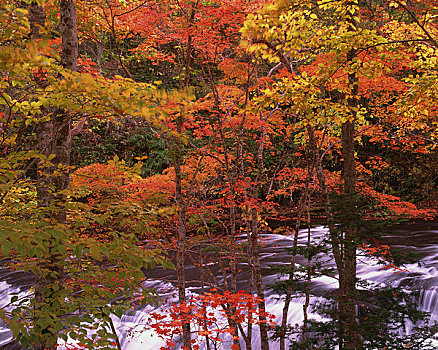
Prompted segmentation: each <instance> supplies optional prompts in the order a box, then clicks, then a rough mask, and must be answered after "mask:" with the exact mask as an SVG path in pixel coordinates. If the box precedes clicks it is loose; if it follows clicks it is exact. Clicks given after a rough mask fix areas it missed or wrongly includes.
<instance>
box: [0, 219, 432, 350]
mask: <svg viewBox="0 0 438 350" xmlns="http://www.w3.org/2000/svg"><path fill="white" fill-rule="evenodd" d="M437 228H438V225H437ZM311 231H312V232H311V233H312V242H313V243H315V242H318V240H322V239H323V237H324V236H325V235H326V229H325V228H324V227H316V228H313V229H312V230H311ZM419 232H420V233H419V236H421V233H428V234H427V236H428V238H427V239H422V240H421V242H419V243H421V244H417V242H415V239H414V238H410V237H411V236H412V237H415V234H416V232H413V233H412V235H407V234H405V235H404V236H403V235H402V237H401V238H397V236H396V235H395V234H393V236H394V241H396V242H397V243H396V244H395V245H397V246H398V247H400V248H402V249H410V250H412V251H416V252H418V253H420V254H421V256H422V257H421V259H420V260H419V261H418V263H412V264H408V265H406V266H405V269H406V270H407V271H402V272H398V273H395V272H394V271H392V270H390V269H389V270H388V269H386V270H385V269H383V270H382V266H381V265H379V264H378V263H377V262H376V261H374V260H373V259H370V258H368V257H361V258H360V259H359V261H358V265H357V272H358V277H359V278H361V279H363V280H366V281H368V282H370V283H372V284H375V285H376V286H384V285H391V286H393V287H397V286H402V287H406V286H415V288H418V289H419V290H421V293H420V297H419V301H418V303H419V304H418V305H419V309H420V310H422V311H427V312H430V313H431V319H430V322H431V323H432V322H435V321H438V271H437V267H438V231H433V230H430V229H429V230H423V231H419ZM417 233H418V232H417ZM306 235H307V232H304V231H303V232H300V239H299V243H300V244H305V242H306V239H307V238H306ZM434 237H435V238H434ZM263 240H264V242H265V246H264V248H263V249H262V251H261V262H262V267H265V268H267V266H268V265H269V264H274V263H276V264H281V263H283V264H284V263H287V261H289V259H290V257H289V255H287V254H286V253H285V251H284V248H286V247H290V246H291V245H292V241H293V238H292V237H285V236H281V235H275V234H271V235H264V236H263ZM397 240H399V241H400V242H398V241H397ZM321 258H322V259H323V260H324V264H325V265H327V266H330V265H331V266H333V262H332V261H331V260H330V258H329V257H327V256H321ZM298 263H304V260H301V261H298ZM278 279H279V277H278V275H274V274H271V275H270V274H267V275H266V276H265V280H264V282H265V283H266V285H269V284H272V283H274V282H275V281H278ZM241 282H243V284H245V281H241ZM337 287H338V283H337V280H336V278H333V277H328V276H322V277H317V278H313V280H312V290H313V291H316V294H318V291H320V292H328V291H333V290H335V289H336V288H337ZM145 288H155V289H156V290H157V292H158V293H159V295H160V296H161V297H162V299H163V302H162V303H161V304H160V305H148V306H146V307H145V308H144V309H142V310H137V311H135V312H132V313H130V314H127V315H124V316H122V318H121V319H118V318H117V317H113V321H114V324H115V326H116V329H117V333H118V337H119V340H120V342H121V345H122V348H123V349H124V350H159V349H160V348H161V347H162V346H165V344H166V342H165V340H164V339H162V338H160V336H159V335H158V334H156V333H155V332H154V330H153V329H151V327H150V317H151V314H152V313H157V314H162V315H166V314H168V311H169V308H170V306H171V305H172V304H173V303H174V302H176V301H177V297H176V295H177V293H176V289H175V287H174V286H173V285H172V284H170V283H164V282H159V281H151V282H146V284H145ZM197 292H199V289H195V288H189V290H188V295H189V296H190V295H192V296H196V293H197ZM13 293H21V296H23V295H25V293H26V291H23V290H22V291H21V292H20V290H19V289H18V288H17V287H12V286H11V285H9V284H8V283H6V282H5V281H3V282H0V307H2V308H4V309H6V310H7V309H8V308H10V306H8V304H9V303H10V301H11V295H12V294H13ZM319 295H320V296H319V297H316V296H312V297H311V299H310V301H311V305H312V304H315V303H316V302H323V301H325V300H326V299H324V297H323V293H319ZM164 300H165V301H164ZM304 302H305V299H304V297H303V296H301V297H297V298H295V299H293V300H292V303H291V305H290V308H289V313H288V321H289V324H291V325H294V324H301V323H302V322H303V304H304ZM266 306H267V311H268V312H269V313H271V314H273V315H274V316H275V320H274V322H275V323H277V324H280V323H281V314H282V309H283V302H282V300H281V299H280V298H279V297H278V296H277V295H276V294H274V293H272V292H269V291H268V293H267V297H266ZM207 311H208V312H211V313H212V314H214V317H215V318H216V319H217V322H216V325H215V327H218V328H220V327H225V326H226V324H227V322H226V317H224V315H223V312H222V311H221V310H219V309H218V310H212V309H211V308H210V309H208V310H207ZM313 311H314V310H313V309H312V307H310V308H309V318H310V319H314V320H319V321H324V319H323V318H322V317H321V316H320V315H318V314H317V313H316V312H313ZM326 321H328V320H326ZM192 326H193V329H196V327H197V326H199V325H192ZM412 328H413V325H411V324H409V322H408V323H407V324H406V327H405V332H407V333H409V332H410V331H411V330H412ZM11 338H12V335H11V332H10V331H9V330H8V329H7V328H6V327H5V324H4V323H3V324H0V348H1V349H3V348H4V349H8V346H7V345H6V344H7V343H9V342H10V341H11ZM221 338H222V341H221V342H219V343H218V344H219V345H220V347H219V348H220V349H230V348H231V344H232V339H231V336H229V335H225V336H221ZM173 340H174V341H175V349H178V348H180V346H181V340H180V339H179V338H178V337H175V338H174V339H173ZM195 340H196V339H195ZM202 340H203V339H198V341H197V343H198V344H199V346H200V349H201V350H203V349H205V348H206V347H205V343H204V342H203V341H202ZM240 342H241V347H242V349H245V346H244V342H243V340H240ZM259 344H260V340H259V335H258V331H257V327H256V326H255V327H254V331H253V349H259V347H260V345H259ZM60 348H62V346H60ZM278 348H279V344H278V342H275V341H271V343H270V349H272V350H275V349H278ZM436 348H437V349H438V343H436Z"/></svg>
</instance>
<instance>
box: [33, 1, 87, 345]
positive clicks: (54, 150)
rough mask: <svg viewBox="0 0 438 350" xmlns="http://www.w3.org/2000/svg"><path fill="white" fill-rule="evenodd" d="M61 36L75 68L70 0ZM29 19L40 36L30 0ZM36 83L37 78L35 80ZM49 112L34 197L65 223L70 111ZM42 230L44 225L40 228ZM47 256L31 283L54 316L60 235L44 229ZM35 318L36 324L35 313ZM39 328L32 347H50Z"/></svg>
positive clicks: (51, 336) (39, 18)
mask: <svg viewBox="0 0 438 350" xmlns="http://www.w3.org/2000/svg"><path fill="white" fill-rule="evenodd" d="M59 10H60V16H61V26H60V32H61V36H62V58H61V64H62V66H63V67H64V68H66V69H69V70H72V71H74V70H76V69H77V59H78V37H77V26H76V10H75V3H74V1H73V0H68V1H63V0H62V1H61V2H60V7H59ZM29 13H30V16H29V18H30V21H31V35H32V38H34V39H38V38H40V28H41V27H43V26H44V20H45V15H44V11H43V10H42V8H41V7H40V6H38V5H36V4H34V3H32V4H31V6H30V11H29ZM37 83H38V82H37ZM43 111H44V112H45V114H46V115H50V121H44V122H41V123H40V124H39V125H38V126H37V129H36V134H37V149H38V150H39V152H40V153H41V154H42V155H44V156H46V157H48V156H49V155H52V154H53V155H54V158H53V159H52V160H51V165H47V164H46V165H43V164H42V163H40V164H39V165H38V178H37V201H38V206H39V207H40V208H47V209H46V211H45V216H46V217H47V219H49V220H50V222H51V223H52V224H55V225H57V224H65V221H66V210H65V203H66V195H65V190H66V189H67V187H68V184H69V165H70V153H71V117H70V112H69V111H65V110H62V109H57V110H55V111H48V110H43ZM43 230H44V229H43ZM47 243H48V257H47V258H46V259H45V260H44V261H42V262H41V263H40V266H39V271H40V273H39V274H38V275H37V276H36V277H37V282H36V286H35V300H34V302H35V309H36V311H38V310H41V308H43V307H47V306H48V307H49V308H50V310H51V311H50V312H49V314H48V315H47V317H53V318H54V320H56V318H57V317H59V316H61V315H58V311H57V310H59V305H58V304H57V303H58V300H57V299H59V298H57V295H59V292H60V291H61V290H62V288H63V282H64V268H63V258H62V257H61V256H60V255H59V252H55V249H54V248H55V247H56V246H57V245H59V244H63V242H62V239H61V238H59V237H58V238H55V237H52V236H51V234H50V233H48V237H47ZM36 317H37V319H35V322H36V327H38V321H39V320H38V315H37V316H36ZM37 331H38V332H40V337H39V338H40V339H39V340H38V341H37V342H36V344H35V346H34V349H35V350H43V349H54V348H56V343H57V332H56V330H54V329H53V328H50V327H45V328H42V329H37Z"/></svg>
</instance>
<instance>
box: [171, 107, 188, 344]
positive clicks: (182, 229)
mask: <svg viewBox="0 0 438 350" xmlns="http://www.w3.org/2000/svg"><path fill="white" fill-rule="evenodd" d="M182 113H183V111H180V114H179V116H178V120H177V132H178V134H181V132H182V128H183V122H184V120H183V115H182ZM174 144H175V150H174V151H175V163H174V168H175V200H176V205H177V207H178V227H177V231H178V246H177V255H176V270H177V279H178V299H179V303H180V304H184V303H185V302H186V285H185V283H186V279H185V271H184V263H185V246H186V217H187V204H186V203H185V201H184V194H183V189H182V170H181V165H182V149H181V148H182V144H181V142H180V140H179V139H177V138H175V139H174ZM180 316H181V317H182V318H183V323H182V330H183V343H184V347H185V348H186V349H191V342H190V340H191V334H190V322H189V321H185V319H186V318H187V315H186V314H182V315H180Z"/></svg>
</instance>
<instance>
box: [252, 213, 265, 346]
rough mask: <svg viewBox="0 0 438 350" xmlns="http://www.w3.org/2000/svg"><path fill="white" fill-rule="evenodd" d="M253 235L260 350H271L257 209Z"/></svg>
mask: <svg viewBox="0 0 438 350" xmlns="http://www.w3.org/2000/svg"><path fill="white" fill-rule="evenodd" d="M251 231H252V232H251V235H250V237H249V239H250V242H249V243H250V244H251V248H252V263H253V269H254V282H255V288H256V291H257V296H258V297H259V298H260V299H261V301H260V302H259V305H258V308H259V321H260V349H261V350H269V338H268V326H267V324H266V307H265V291H264V288H263V281H262V270H261V266H260V251H259V250H260V249H259V243H258V220H257V209H256V208H252V209H251Z"/></svg>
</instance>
